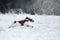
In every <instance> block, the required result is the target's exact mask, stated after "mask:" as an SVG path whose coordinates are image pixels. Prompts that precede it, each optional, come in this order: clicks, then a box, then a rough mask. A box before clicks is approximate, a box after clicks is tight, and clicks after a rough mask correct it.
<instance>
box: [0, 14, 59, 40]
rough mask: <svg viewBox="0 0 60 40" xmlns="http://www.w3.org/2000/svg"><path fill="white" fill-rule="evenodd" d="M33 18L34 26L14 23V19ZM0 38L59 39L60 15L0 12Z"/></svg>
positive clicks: (12, 39)
mask: <svg viewBox="0 0 60 40" xmlns="http://www.w3.org/2000/svg"><path fill="white" fill-rule="evenodd" d="M27 16H28V17H30V18H32V19H34V23H30V24H31V25H33V26H34V28H31V27H26V26H19V25H16V27H14V28H8V27H9V26H10V25H11V24H12V22H13V21H14V20H23V19H24V18H25V17H27ZM0 40H60V16H45V15H28V14H26V15H25V14H24V15H23V14H19V15H17V14H13V15H12V14H5V15H2V14H0Z"/></svg>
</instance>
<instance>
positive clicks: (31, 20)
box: [26, 17, 34, 22]
mask: <svg viewBox="0 0 60 40" xmlns="http://www.w3.org/2000/svg"><path fill="white" fill-rule="evenodd" d="M26 19H27V20H29V21H30V22H34V20H33V19H31V18H29V17H26Z"/></svg>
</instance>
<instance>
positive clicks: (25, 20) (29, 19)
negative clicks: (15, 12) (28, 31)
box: [9, 17, 34, 28]
mask: <svg viewBox="0 0 60 40" xmlns="http://www.w3.org/2000/svg"><path fill="white" fill-rule="evenodd" d="M29 21H30V22H34V20H33V19H31V18H29V17H26V18H25V19H24V20H20V21H14V22H13V24H15V23H17V22H18V23H19V24H20V25H21V26H24V24H25V23H26V22H27V23H28V22H29ZM13 24H12V25H13ZM26 26H27V27H29V26H30V25H28V24H27V25H26ZM11 27H12V26H10V27H9V28H11ZM31 27H32V28H33V26H31Z"/></svg>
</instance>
